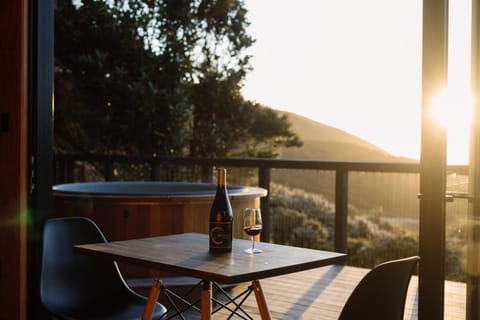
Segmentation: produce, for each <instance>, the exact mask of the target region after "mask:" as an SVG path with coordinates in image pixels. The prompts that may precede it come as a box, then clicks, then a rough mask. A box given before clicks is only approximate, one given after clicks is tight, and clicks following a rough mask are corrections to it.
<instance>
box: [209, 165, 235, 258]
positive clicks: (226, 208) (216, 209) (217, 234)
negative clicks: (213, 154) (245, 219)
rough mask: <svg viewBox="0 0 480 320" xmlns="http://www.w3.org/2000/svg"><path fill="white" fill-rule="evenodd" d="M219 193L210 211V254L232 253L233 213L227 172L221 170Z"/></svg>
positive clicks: (218, 183) (219, 172) (219, 174)
mask: <svg viewBox="0 0 480 320" xmlns="http://www.w3.org/2000/svg"><path fill="white" fill-rule="evenodd" d="M217 171H218V181H217V192H216V194H215V199H214V200H213V204H212V208H211V209H210V237H209V238H210V252H212V253H219V252H230V251H232V238H233V228H232V224H233V213H232V206H231V205H230V199H229V198H228V192H227V178H226V175H227V170H226V169H225V168H219V169H218V170H217Z"/></svg>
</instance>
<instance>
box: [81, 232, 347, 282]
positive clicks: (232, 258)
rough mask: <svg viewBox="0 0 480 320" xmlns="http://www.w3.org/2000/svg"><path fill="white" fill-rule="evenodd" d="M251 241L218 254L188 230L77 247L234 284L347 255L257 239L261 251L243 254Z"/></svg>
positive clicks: (85, 251)
mask: <svg viewBox="0 0 480 320" xmlns="http://www.w3.org/2000/svg"><path fill="white" fill-rule="evenodd" d="M251 244H252V242H251V241H250V240H242V239H234V241H233V249H232V252H231V253H225V254H212V253H210V252H209V249H208V235H206V234H200V233H184V234H176V235H168V236H160V237H151V238H143V239H133V240H123V241H112V242H107V243H94V244H84V245H77V246H74V248H73V250H74V252H77V253H82V254H86V255H94V256H100V257H105V258H108V259H112V260H115V261H119V262H126V263H130V264H135V265H140V266H145V267H151V268H154V269H157V270H159V271H164V272H171V273H175V274H178V275H183V276H190V277H194V278H198V279H203V280H209V281H215V282H219V283H225V284H232V283H238V282H244V281H252V280H258V279H263V278H268V277H273V276H279V275H283V274H288V273H293V272H298V271H303V270H308V269H312V268H317V267H322V266H326V265H330V264H335V263H342V262H343V260H344V258H345V256H346V255H345V254H343V253H337V252H330V251H321V250H313V249H305V248H299V247H291V246H285V245H277V244H271V243H265V242H255V247H256V248H259V249H262V250H263V252H262V253H260V254H254V255H251V254H247V253H245V252H243V250H244V249H247V248H249V247H250V246H251Z"/></svg>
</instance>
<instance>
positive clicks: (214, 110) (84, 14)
mask: <svg viewBox="0 0 480 320" xmlns="http://www.w3.org/2000/svg"><path fill="white" fill-rule="evenodd" d="M246 13H247V11H246V9H245V7H244V4H243V1H241V0H225V1H215V0H109V1H107V0H83V1H81V2H78V1H76V2H75V4H72V2H71V1H70V0H57V1H56V30H55V124H54V128H55V144H56V147H57V150H60V151H64V152H65V151H67V152H79V153H100V154H135V155H137V154H138V155H146V156H150V155H155V154H156V155H175V156H206V157H207V156H232V155H249V156H266V157H271V156H275V155H276V154H277V148H278V147H280V146H299V145H301V142H300V140H299V139H298V137H297V136H296V135H295V134H294V133H293V132H292V131H291V130H290V124H289V123H288V122H287V119H286V118H284V117H280V116H278V115H277V114H276V113H275V112H274V111H273V110H272V109H269V108H266V107H264V106H262V105H259V104H257V103H253V102H251V101H246V100H245V99H244V98H243V97H242V95H241V93H240V90H241V84H242V81H243V79H244V77H245V75H246V73H247V72H248V71H249V70H250V65H249V58H250V56H249V55H248V54H246V50H247V49H248V48H249V47H250V46H251V45H252V43H253V42H254V40H253V39H252V38H251V37H250V36H249V35H248V34H247V33H246V27H247V26H248V21H247V19H246Z"/></svg>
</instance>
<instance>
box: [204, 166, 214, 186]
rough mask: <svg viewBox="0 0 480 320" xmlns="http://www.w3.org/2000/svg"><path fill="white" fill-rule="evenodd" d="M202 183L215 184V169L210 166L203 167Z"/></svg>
mask: <svg viewBox="0 0 480 320" xmlns="http://www.w3.org/2000/svg"><path fill="white" fill-rule="evenodd" d="M202 181H203V182H208V183H212V182H213V167H212V166H209V165H203V166H202Z"/></svg>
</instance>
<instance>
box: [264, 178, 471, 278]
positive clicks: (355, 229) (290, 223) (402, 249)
mask: <svg viewBox="0 0 480 320" xmlns="http://www.w3.org/2000/svg"><path fill="white" fill-rule="evenodd" d="M270 214H271V228H272V231H271V232H272V233H271V238H272V240H273V242H275V243H280V244H288V245H294V246H300V247H308V248H315V249H324V250H332V249H333V239H334V215H335V207H334V205H333V204H332V203H330V202H329V201H328V200H326V198H325V197H323V196H322V195H318V194H311V193H308V192H305V191H303V190H301V189H292V188H289V187H285V186H282V185H277V184H275V185H273V186H272V187H271V195H270ZM347 232H348V240H347V247H348V248H347V251H348V252H347V253H348V264H349V265H353V266H358V267H365V268H371V267H373V266H375V265H377V264H379V263H381V262H384V261H387V260H391V259H398V258H402V257H406V256H410V255H416V254H418V237H417V235H416V234H415V233H414V232H412V231H409V230H406V229H403V228H402V227H400V226H398V225H395V224H393V223H389V222H388V221H386V220H385V219H382V212H381V209H380V208H373V209H372V210H371V211H370V212H364V211H360V210H358V209H357V208H355V207H351V208H349V216H348V226H347ZM462 236H463V232H459V229H455V230H452V231H450V233H449V236H448V237H447V238H448V239H449V240H452V241H449V244H448V246H447V249H446V263H445V273H446V278H447V279H450V280H459V281H464V280H465V271H464V266H463V264H462V261H463V260H462V257H464V248H465V246H464V242H463V241H462Z"/></svg>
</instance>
